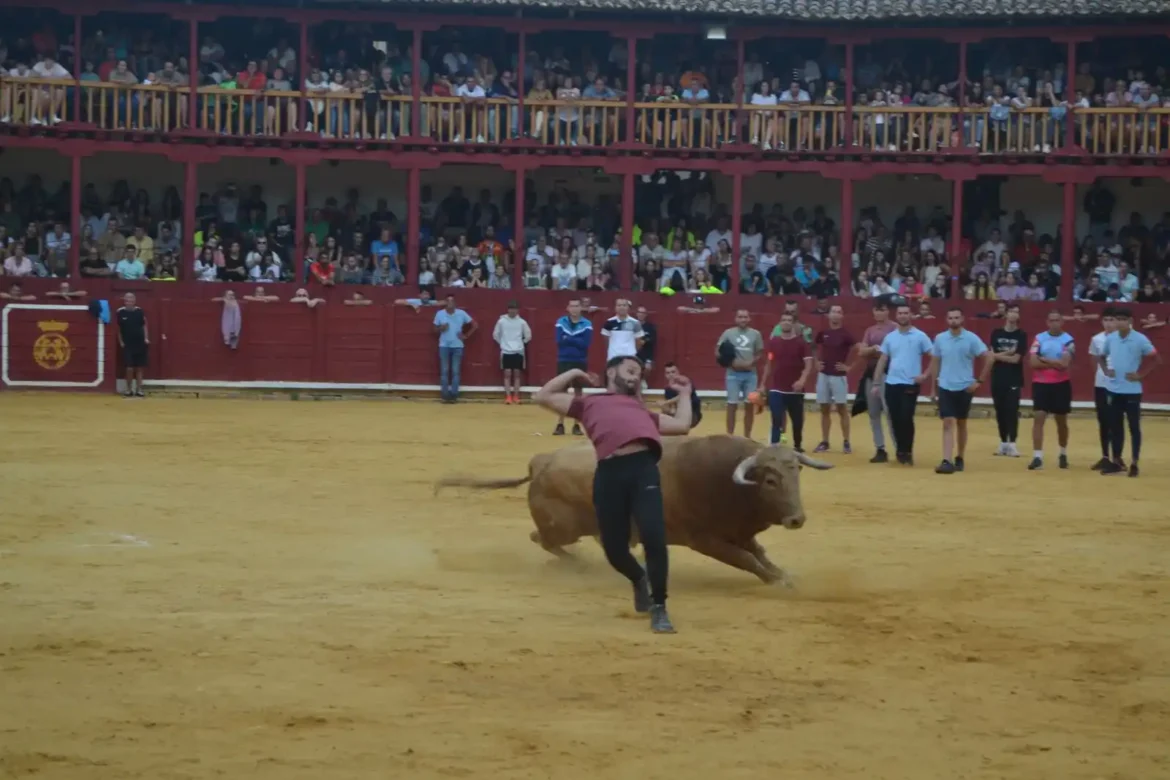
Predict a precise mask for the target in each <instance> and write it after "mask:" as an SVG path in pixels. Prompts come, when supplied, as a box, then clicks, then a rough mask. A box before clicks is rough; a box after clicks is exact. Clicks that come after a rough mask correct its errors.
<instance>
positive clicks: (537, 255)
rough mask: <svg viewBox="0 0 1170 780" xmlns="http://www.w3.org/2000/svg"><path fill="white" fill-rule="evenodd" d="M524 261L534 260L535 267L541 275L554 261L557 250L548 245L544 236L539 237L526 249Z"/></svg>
mask: <svg viewBox="0 0 1170 780" xmlns="http://www.w3.org/2000/svg"><path fill="white" fill-rule="evenodd" d="M524 259H525V260H526V261H527V260H535V261H536V267H537V268H538V269H539V270H540V272H541V273H542V274H543V273H544V272H545V271H547V270H548V267H549V266H550V265H552V264H553V263H554V262H555V261H556V259H557V250H555V249H553V248H552V247H551V246H549V245H548V240H547V239H546V238H545V237H544V236H540V237H539V238H537V239H536V243H535V244H534V245H532V246H530V247H528V252H527V254H525V255H524Z"/></svg>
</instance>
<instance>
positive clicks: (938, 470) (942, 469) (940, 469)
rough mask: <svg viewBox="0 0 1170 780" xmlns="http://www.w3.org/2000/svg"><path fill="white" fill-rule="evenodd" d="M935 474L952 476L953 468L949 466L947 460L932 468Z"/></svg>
mask: <svg viewBox="0 0 1170 780" xmlns="http://www.w3.org/2000/svg"><path fill="white" fill-rule="evenodd" d="M934 473H935V474H954V473H955V467H954V466H952V465H951V462H950V461H949V460H944V461H943V462H942V463H940V464H938V465H937V466H935V467H934Z"/></svg>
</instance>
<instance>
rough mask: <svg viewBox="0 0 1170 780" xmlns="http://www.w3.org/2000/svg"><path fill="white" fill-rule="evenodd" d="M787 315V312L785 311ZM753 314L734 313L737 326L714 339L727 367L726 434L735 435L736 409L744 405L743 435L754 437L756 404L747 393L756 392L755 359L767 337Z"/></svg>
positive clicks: (717, 353) (761, 351) (716, 351)
mask: <svg viewBox="0 0 1170 780" xmlns="http://www.w3.org/2000/svg"><path fill="white" fill-rule="evenodd" d="M786 316H787V315H786ZM751 323H752V317H751V315H750V314H748V310H747V309H740V310H739V311H737V312H736V313H735V327H734V328H728V329H727V330H725V331H723V333H722V335H720V336H719V340H718V341H717V342H715V357H716V358H720V357H721V351H722V352H723V353H725V354H723V355H722V359H723V361H724V362H723V363H721V365H724V366H725V367H726V368H727V378H726V384H727V435H728V436H734V435H735V410H736V409H737V408H738V407H739V406H741V405H742V406H743V435H744V436H746V437H747V438H749V439H750V438H751V437H752V423H753V422H754V420H755V405H754V404H752V403H749V401H748V396H750V395H751V394H752V393H754V392H756V387H757V386H758V384H757V376H756V363H758V362H759V360H760V355H762V354H763V352H764V337H763V336H761V335H760V332H759V331H758V330H756V329H755V328H753V327H751Z"/></svg>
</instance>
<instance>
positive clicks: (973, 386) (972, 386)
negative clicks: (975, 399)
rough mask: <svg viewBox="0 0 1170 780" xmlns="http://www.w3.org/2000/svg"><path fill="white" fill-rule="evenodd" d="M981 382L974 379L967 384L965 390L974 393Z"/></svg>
mask: <svg viewBox="0 0 1170 780" xmlns="http://www.w3.org/2000/svg"><path fill="white" fill-rule="evenodd" d="M981 384H982V382H980V381H979V380H978V379H976V380H975V381H974V382H972V383H971V384H969V385H968V386H967V392H968V393H971V394H972V395H974V394H975V393H976V392H977V391H978V390H979V385H981Z"/></svg>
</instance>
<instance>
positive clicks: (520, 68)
mask: <svg viewBox="0 0 1170 780" xmlns="http://www.w3.org/2000/svg"><path fill="white" fill-rule="evenodd" d="M526 35H527V34H526V33H525V32H524V31H523V30H521V31H520V51H519V53H518V59H517V60H516V95H517V98H516V135H517V137H518V138H526V137H527V133H526V132H525V130H524V128H525V127H526V126H527V125H528V122H527V121H526V119H525V117H524V58H525V57H526V56H527V52H526V51H525V49H526V48H527V45H528V41H527V38H526ZM509 124H511V122H510V121H509ZM511 130H512V128H511V127H509V128H507V131H508V132H510V131H511ZM517 265H519V263H517Z"/></svg>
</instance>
